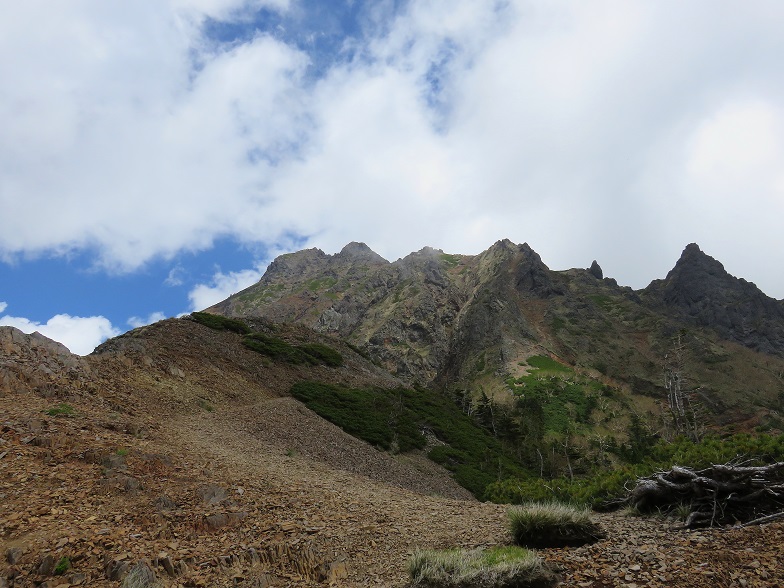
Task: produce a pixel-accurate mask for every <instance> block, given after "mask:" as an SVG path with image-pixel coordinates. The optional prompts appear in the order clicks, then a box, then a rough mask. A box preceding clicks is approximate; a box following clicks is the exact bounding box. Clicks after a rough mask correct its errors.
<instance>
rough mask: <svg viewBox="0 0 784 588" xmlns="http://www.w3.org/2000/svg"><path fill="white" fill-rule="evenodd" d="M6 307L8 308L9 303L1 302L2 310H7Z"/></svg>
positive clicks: (0, 308)
mask: <svg viewBox="0 0 784 588" xmlns="http://www.w3.org/2000/svg"><path fill="white" fill-rule="evenodd" d="M6 308H8V303H6V302H0V312H3V311H5V309H6Z"/></svg>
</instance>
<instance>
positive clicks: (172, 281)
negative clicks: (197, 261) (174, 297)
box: [163, 264, 188, 287]
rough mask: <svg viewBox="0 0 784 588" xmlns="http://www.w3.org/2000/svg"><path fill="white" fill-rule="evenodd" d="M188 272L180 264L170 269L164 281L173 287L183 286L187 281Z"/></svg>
mask: <svg viewBox="0 0 784 588" xmlns="http://www.w3.org/2000/svg"><path fill="white" fill-rule="evenodd" d="M187 273H188V272H187V270H186V269H185V268H184V267H182V266H181V265H179V264H178V265H176V266H175V267H173V268H172V269H171V270H169V275H168V276H166V279H165V280H164V281H163V283H164V284H166V285H167V286H172V287H175V286H182V285H183V284H184V283H185V277H186V275H187Z"/></svg>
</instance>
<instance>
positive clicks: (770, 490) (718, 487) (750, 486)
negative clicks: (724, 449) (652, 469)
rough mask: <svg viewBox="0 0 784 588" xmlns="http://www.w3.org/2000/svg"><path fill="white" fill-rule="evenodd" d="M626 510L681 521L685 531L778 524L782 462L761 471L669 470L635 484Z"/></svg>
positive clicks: (782, 513) (734, 467)
mask: <svg viewBox="0 0 784 588" xmlns="http://www.w3.org/2000/svg"><path fill="white" fill-rule="evenodd" d="M626 504H627V505H629V506H631V507H632V508H634V509H636V510H638V511H640V512H643V513H651V512H661V513H664V514H673V513H674V512H675V511H676V510H677V511H678V513H679V514H680V515H681V516H682V517H683V518H684V527H685V528H689V529H692V528H696V527H712V526H723V525H735V524H744V525H752V524H764V523H766V522H770V521H773V520H778V519H781V518H784V462H778V463H774V464H770V465H766V466H747V465H741V464H733V463H726V464H718V465H712V466H710V467H707V468H704V469H701V470H694V469H692V468H688V467H683V466H673V467H672V468H671V469H670V470H669V471H666V472H657V473H655V474H653V475H651V476H648V477H645V478H640V479H638V480H637V484H636V486H635V487H634V489H632V491H631V492H630V493H629V495H628V497H627V499H626Z"/></svg>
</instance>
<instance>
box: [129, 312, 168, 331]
mask: <svg viewBox="0 0 784 588" xmlns="http://www.w3.org/2000/svg"><path fill="white" fill-rule="evenodd" d="M165 318H166V315H165V314H164V313H162V312H153V313H150V314H149V316H147V318H143V317H138V316H132V317H131V318H129V319H128V321H127V322H128V326H130V327H131V328H132V329H137V328H139V327H144V326H146V325H151V324H152V323H157V322H158V321H162V320H163V319H165Z"/></svg>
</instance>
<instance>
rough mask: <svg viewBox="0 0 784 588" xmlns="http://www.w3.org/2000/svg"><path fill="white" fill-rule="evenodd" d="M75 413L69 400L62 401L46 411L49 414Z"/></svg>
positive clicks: (68, 414)
mask: <svg viewBox="0 0 784 588" xmlns="http://www.w3.org/2000/svg"><path fill="white" fill-rule="evenodd" d="M75 413H76V411H75V410H74V407H73V406H71V405H70V404H68V403H67V402H61V403H60V404H58V405H56V406H53V407H52V408H50V409H48V410H47V411H46V414H47V415H49V416H73V415H74V414H75Z"/></svg>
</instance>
